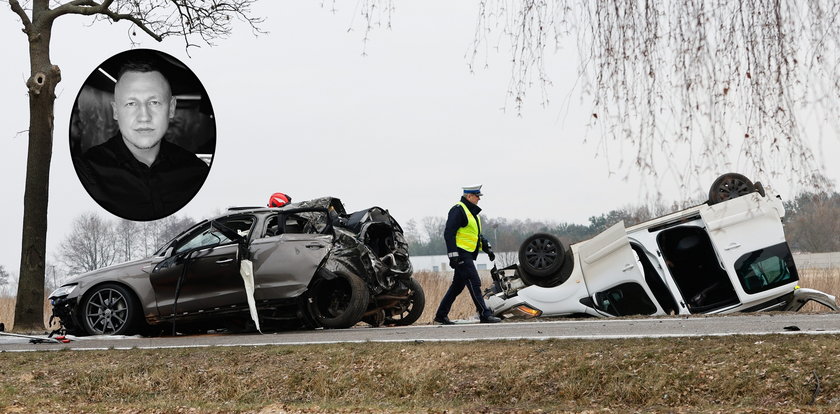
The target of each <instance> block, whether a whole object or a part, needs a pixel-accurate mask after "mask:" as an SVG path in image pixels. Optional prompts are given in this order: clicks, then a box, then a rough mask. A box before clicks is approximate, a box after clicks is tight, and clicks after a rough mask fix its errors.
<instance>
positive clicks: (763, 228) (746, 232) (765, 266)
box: [700, 193, 798, 305]
mask: <svg viewBox="0 0 840 414" xmlns="http://www.w3.org/2000/svg"><path fill="white" fill-rule="evenodd" d="M782 214H784V210H783V209H782V207H781V201H779V200H776V199H772V198H771V199H768V198H765V197H762V196H760V195H759V194H758V193H751V194H747V195H744V196H741V197H738V198H735V199H732V200H729V201H726V202H723V203H718V204H715V205H712V206H708V207H707V208H703V209H701V210H700V216H701V218H702V219H703V222H704V223H705V225H706V230H707V231H708V233H709V237H710V239H711V241H712V244H713V245H714V247H715V250H716V252H717V254H718V257H719V259H720V261H721V265H722V266H723V268H724V269H725V270H726V272H727V273H728V274H729V277H730V279H731V280H732V284H733V285H734V287H735V291H736V293H737V294H738V296H739V298H740V299H741V303H742V304H744V305H750V304H751V303H755V302H757V301H764V300H766V299H768V298H772V297H775V296H779V295H781V294H787V293H790V291H791V290H792V289H793V286H795V284H796V281H797V280H798V274H797V273H796V267H795V265H794V263H793V259H792V257H791V256H790V250H789V249H788V247H787V242H786V240H785V234H784V229H783V227H782V221H781V219H780V218H781V215H782Z"/></svg>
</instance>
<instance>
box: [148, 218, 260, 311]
mask: <svg viewBox="0 0 840 414" xmlns="http://www.w3.org/2000/svg"><path fill="white" fill-rule="evenodd" d="M253 221H254V219H253V217H242V216H239V217H236V218H232V217H228V218H225V219H223V220H219V221H217V222H208V223H206V224H204V225H203V226H201V227H199V228H198V229H196V230H194V231H193V234H192V235H190V236H188V237H186V238H185V239H184V240H183V241H181V242H180V243H179V244H178V245H177V246H175V247H174V251H173V253H172V255H171V256H170V257H169V258H167V259H166V260H164V261H163V262H161V263H160V264H159V265H158V266H157V267H156V268H155V269H154V270H153V271H152V273H151V274H150V276H149V278H150V281H151V284H152V288H153V289H154V292H155V298H156V300H157V305H158V311H159V312H160V314H161V315H162V316H163V317H166V316H169V315H171V314H172V313H173V311H174V310H176V309H175V307H174V305H175V303H176V296H177V312H178V314H181V313H184V312H186V313H192V312H198V311H203V310H212V309H215V308H220V307H226V306H231V305H237V304H244V303H246V297H245V290H244V284H243V281H242V276H241V275H240V273H239V243H238V242H239V240H237V239H231V238H230V237H227V236H225V234H224V233H223V232H222V231H220V230H219V228H218V224H217V223H221V225H226V224H228V225H232V226H233V225H234V224H235V225H236V226H237V227H238V228H240V229H241V228H243V227H244V226H248V225H249V224H252V223H253ZM179 279H181V281H180V290H179V286H178V281H179Z"/></svg>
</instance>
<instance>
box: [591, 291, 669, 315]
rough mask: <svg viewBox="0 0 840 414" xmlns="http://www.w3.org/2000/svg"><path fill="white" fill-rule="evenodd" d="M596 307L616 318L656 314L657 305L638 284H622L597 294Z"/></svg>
mask: <svg viewBox="0 0 840 414" xmlns="http://www.w3.org/2000/svg"><path fill="white" fill-rule="evenodd" d="M595 307H596V308H598V309H599V310H601V311H604V312H606V313H609V314H611V315H615V316H627V315H652V314H654V313H656V305H654V304H653V301H651V300H650V297H648V295H647V293H645V290H644V289H643V288H642V286H641V285H639V284H638V283H622V284H620V285H618V286H614V287H611V288H609V289H607V290H605V291H603V292H598V293H596V294H595Z"/></svg>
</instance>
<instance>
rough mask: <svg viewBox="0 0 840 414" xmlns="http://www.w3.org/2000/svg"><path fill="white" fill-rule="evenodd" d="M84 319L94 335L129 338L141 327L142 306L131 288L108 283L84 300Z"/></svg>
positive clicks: (81, 310)
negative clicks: (125, 336) (124, 336)
mask: <svg viewBox="0 0 840 414" xmlns="http://www.w3.org/2000/svg"><path fill="white" fill-rule="evenodd" d="M79 309H80V319H81V322H82V327H83V328H84V330H85V332H87V333H88V334H90V335H127V334H132V333H135V329H137V327H138V326H139V325H140V316H141V315H142V313H141V311H140V303H139V302H138V301H137V298H136V297H135V296H134V293H133V292H131V291H129V290H128V289H127V288H125V287H123V286H121V285H118V284H115V283H106V284H103V285H99V286H96V287H95V288H93V289H92V290H91V291H90V292H88V293H87V294H85V296H84V297H83V298H82V302H81V306H80V307H79Z"/></svg>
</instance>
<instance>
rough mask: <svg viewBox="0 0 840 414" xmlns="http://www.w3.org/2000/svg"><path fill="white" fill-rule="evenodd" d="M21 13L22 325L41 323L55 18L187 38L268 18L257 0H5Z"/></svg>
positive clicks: (221, 33)
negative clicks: (25, 134) (24, 107)
mask: <svg viewBox="0 0 840 414" xmlns="http://www.w3.org/2000/svg"><path fill="white" fill-rule="evenodd" d="M7 1H8V4H9V6H10V8H11V10H12V12H14V13H15V14H16V15H17V16H18V17H19V18H20V22H21V25H22V30H23V33H24V34H25V35H26V40H27V43H28V45H29V63H30V77H29V79H27V81H26V88H27V90H28V92H29V154H28V158H27V163H26V185H25V194H24V198H23V206H24V208H23V211H24V215H23V240H22V246H21V259H20V281H19V283H18V292H17V302H16V306H15V322H14V326H15V329H16V330H19V331H38V330H41V329H43V303H44V300H43V298H44V270H45V257H46V256H45V251H46V238H47V195H48V191H49V173H50V160H51V157H52V137H53V118H54V116H53V106H54V103H55V88H56V85H57V84H58V83H59V82H60V81H61V70H60V69H59V67H58V66H57V65H54V64H53V63H52V61H51V60H50V39H51V38H52V29H53V26H54V23H55V22H56V21H57V20H58V19H59V18H62V17H63V16H68V15H83V16H91V17H92V18H93V19H94V20H95V21H100V20H105V21H109V22H119V21H122V20H125V21H127V22H128V23H129V24H130V25H131V26H130V36H134V35H136V32H137V30H138V29H139V30H140V31H141V32H144V33H146V34H147V35H149V36H151V37H152V38H154V39H156V40H158V41H161V40H163V39H164V38H167V37H170V36H180V37H182V38H183V40H184V43H185V47H186V48H189V47H191V46H195V45H196V43H194V42H204V43H207V44H212V42H213V41H214V40H215V39H218V38H221V37H225V36H227V35H228V34H229V33H230V32H231V30H232V27H233V26H232V24H233V21H234V20H236V19H238V20H241V21H243V22H245V24H247V25H249V26H250V27H251V28H252V29H253V30H255V31H258V25H259V23H261V21H262V19H260V18H255V17H252V16H250V7H251V5H252V4H253V2H254V0H177V1H169V0H146V1H130V0H101V1H96V0H72V1H65V2H61V1H56V0H32V1H18V0H7ZM8 41H9V40H8V39H7V43H8Z"/></svg>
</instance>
